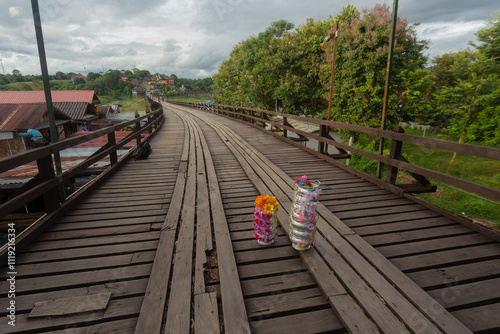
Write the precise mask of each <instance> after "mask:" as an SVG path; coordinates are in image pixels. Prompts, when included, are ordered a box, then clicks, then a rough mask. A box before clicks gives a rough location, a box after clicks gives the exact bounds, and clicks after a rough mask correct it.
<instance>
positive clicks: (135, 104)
mask: <svg viewBox="0 0 500 334" xmlns="http://www.w3.org/2000/svg"><path fill="white" fill-rule="evenodd" d="M99 100H101V104H120V105H121V106H122V107H121V108H120V113H122V114H130V115H133V114H134V113H135V112H136V111H138V112H139V113H140V114H144V113H145V111H146V100H145V99H144V98H143V97H129V98H126V99H121V100H117V99H115V98H114V97H112V96H106V95H103V96H99Z"/></svg>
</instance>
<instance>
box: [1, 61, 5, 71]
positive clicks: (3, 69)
mask: <svg viewBox="0 0 500 334" xmlns="http://www.w3.org/2000/svg"><path fill="white" fill-rule="evenodd" d="M0 64H2V71H3V74H4V75H5V67H3V61H2V59H0Z"/></svg>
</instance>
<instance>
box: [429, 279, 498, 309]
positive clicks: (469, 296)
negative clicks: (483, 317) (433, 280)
mask: <svg viewBox="0 0 500 334" xmlns="http://www.w3.org/2000/svg"><path fill="white" fill-rule="evenodd" d="M499 284H500V278H493V279H489V280H484V281H479V282H472V283H469V284H458V283H456V284H454V285H450V286H447V287H445V288H440V289H436V290H432V291H428V293H429V295H431V296H432V297H434V299H436V300H437V301H439V302H440V303H441V305H443V306H444V307H446V308H447V309H449V308H457V307H459V306H464V305H467V304H476V305H479V304H488V303H490V302H495V301H496V300H498V299H499V298H500V289H498V286H499Z"/></svg>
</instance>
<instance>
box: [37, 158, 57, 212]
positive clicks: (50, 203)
mask: <svg viewBox="0 0 500 334" xmlns="http://www.w3.org/2000/svg"><path fill="white" fill-rule="evenodd" d="M36 164H37V166H38V177H39V178H40V182H44V181H47V180H50V179H53V178H55V177H56V174H55V172H54V162H53V161H52V156H51V155H49V156H46V157H44V158H41V159H38V160H37V161H36ZM61 200H63V199H60V198H59V191H58V188H57V187H55V188H53V189H51V190H49V191H48V192H46V193H45V194H44V195H43V203H44V205H45V211H46V212H47V213H51V212H53V211H55V210H57V209H58V208H59V206H60V205H61V202H60V201H61Z"/></svg>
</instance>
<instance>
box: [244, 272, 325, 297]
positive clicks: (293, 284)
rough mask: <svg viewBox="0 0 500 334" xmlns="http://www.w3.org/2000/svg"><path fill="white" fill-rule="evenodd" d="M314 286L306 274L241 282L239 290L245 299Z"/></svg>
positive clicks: (309, 275) (276, 276)
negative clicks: (256, 295)
mask: <svg viewBox="0 0 500 334" xmlns="http://www.w3.org/2000/svg"><path fill="white" fill-rule="evenodd" d="M314 286H316V282H315V281H314V279H313V277H312V276H311V274H309V273H308V272H298V273H292V274H287V275H275V276H267V277H263V278H254V279H248V280H244V281H241V289H242V291H243V293H244V294H245V296H246V297H251V296H252V295H255V294H263V293H277V292H280V291H284V290H296V289H298V288H304V287H305V288H308V287H309V288H312V287H314Z"/></svg>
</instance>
